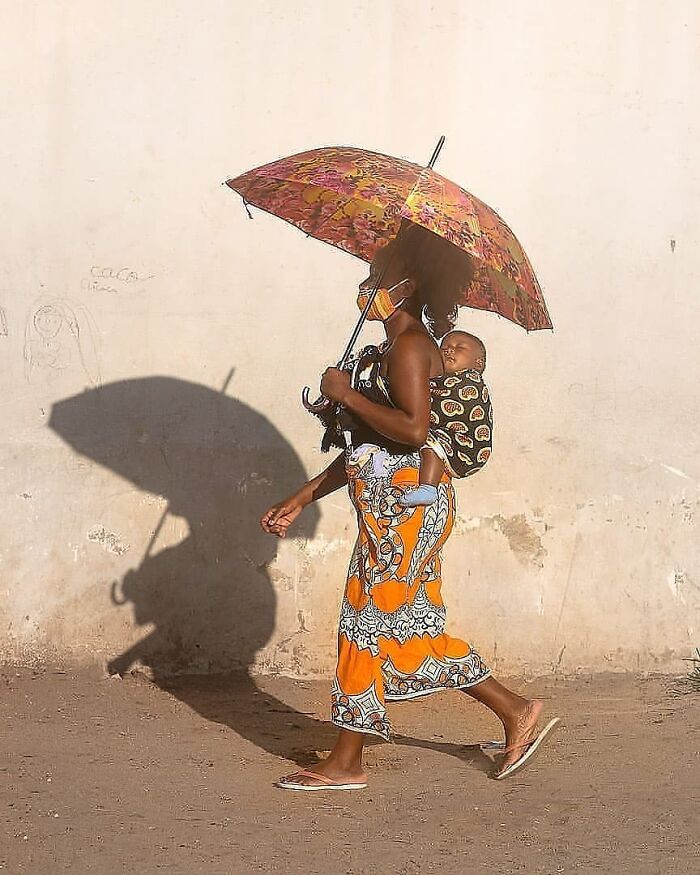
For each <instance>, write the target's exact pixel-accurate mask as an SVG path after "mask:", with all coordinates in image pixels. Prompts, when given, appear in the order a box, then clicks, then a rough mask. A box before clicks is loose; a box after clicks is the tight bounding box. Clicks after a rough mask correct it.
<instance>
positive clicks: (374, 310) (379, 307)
mask: <svg viewBox="0 0 700 875" xmlns="http://www.w3.org/2000/svg"><path fill="white" fill-rule="evenodd" d="M405 282H406V280H405V279H403V280H401V281H400V282H398V283H395V285H393V286H392V287H391V288H390V289H379V290H378V291H377V294H376V295H375V296H374V300H373V301H372V305H371V307H370V308H369V311H368V313H367V319H369V320H370V322H386V320H387V319H388V318H389V316H392V315H393V314H394V313H395V312H396V311H397V310H398V309H399V307H400V306H401V304H403V302H404V301H405V300H406V299H405V298H401V300H400V301H399V302H398V303H397V304H395V303H394V302H393V301H392V300H391V293H392V292H393V291H394V289H396V288H398V286H400V285H401V283H405ZM371 294H372V292H371V291H365V290H364V289H360V293H359V294H358V296H357V306H358V307H359V308H360V312H361V313H364V311H365V307H366V306H367V301H369V299H370V295H371Z"/></svg>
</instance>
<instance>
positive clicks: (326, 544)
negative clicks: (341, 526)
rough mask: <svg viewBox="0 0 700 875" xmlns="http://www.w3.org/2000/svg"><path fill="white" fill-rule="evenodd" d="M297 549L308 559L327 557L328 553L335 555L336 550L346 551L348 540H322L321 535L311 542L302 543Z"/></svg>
mask: <svg viewBox="0 0 700 875" xmlns="http://www.w3.org/2000/svg"><path fill="white" fill-rule="evenodd" d="M299 549H300V551H301V552H302V553H304V554H305V555H306V556H308V557H309V559H315V558H317V557H318V556H321V557H323V556H327V555H328V554H329V553H337V552H338V550H347V549H348V539H347V538H330V539H328V538H324V537H323V535H316V537H315V538H314V539H313V540H306V541H302V543H301V544H300V545H299Z"/></svg>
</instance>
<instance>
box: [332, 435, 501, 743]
mask: <svg viewBox="0 0 700 875" xmlns="http://www.w3.org/2000/svg"><path fill="white" fill-rule="evenodd" d="M419 465H420V457H419V455H418V453H417V452H416V453H409V454H405V455H391V454H389V453H387V452H386V451H384V450H382V449H380V448H379V447H377V446H375V445H372V444H366V445H364V446H363V447H360V448H358V450H355V451H354V452H352V453H351V452H350V451H348V453H347V455H346V470H347V474H348V489H349V492H350V498H351V500H352V502H353V505H354V506H355V509H356V511H357V522H358V527H359V533H358V538H357V542H356V544H355V548H354V550H353V554H352V558H351V560H350V569H349V571H348V579H347V584H346V588H345V595H344V598H343V604H342V608H341V613H340V627H339V634H338V666H337V670H336V677H335V682H334V684H333V690H332V693H331V720H332V721H333V723H335V724H336V725H337V726H339V727H341V728H342V729H350V730H354V731H356V732H368V733H373V734H375V735H380V736H381V737H382V738H388V737H389V721H388V719H387V715H386V709H385V704H384V703H385V701H388V700H402V699H412V698H415V697H417V696H425V695H428V694H429V693H434V692H436V691H437V690H446V689H466V688H467V687H471V686H473V685H474V684H478V683H480V682H481V681H483V680H485V679H486V678H487V677H488V676H489V670H488V669H487V667H486V666H485V665H484V662H483V661H482V659H481V657H480V656H479V654H478V653H477V652H476V651H475V650H472V649H471V648H470V647H469V645H468V644H467V643H466V642H464V641H462V640H460V639H458V638H452V637H450V636H449V635H446V634H445V631H444V629H445V606H444V604H443V601H442V597H441V594H440V588H441V576H440V572H441V552H442V546H443V544H444V543H445V541H446V540H447V538H448V536H449V534H450V532H451V530H452V524H453V521H454V513H455V498H454V489H453V487H452V483H451V480H450V478H449V477H448V476H447V475H443V478H442V480H441V482H440V484H439V485H438V497H437V500H436V501H435V502H434V503H433V504H431V505H429V506H427V507H403V506H402V505H401V504H399V502H398V499H399V497H400V496H401V495H402V494H403V492H405V491H406V490H408V489H411V488H414V487H415V486H416V485H417V484H418V469H419Z"/></svg>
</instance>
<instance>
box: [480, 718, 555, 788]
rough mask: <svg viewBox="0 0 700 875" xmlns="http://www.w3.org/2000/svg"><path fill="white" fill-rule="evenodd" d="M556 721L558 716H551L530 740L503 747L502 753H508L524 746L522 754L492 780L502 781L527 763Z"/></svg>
mask: <svg viewBox="0 0 700 875" xmlns="http://www.w3.org/2000/svg"><path fill="white" fill-rule="evenodd" d="M558 723H560V719H559V717H552V719H551V720H550V721H549V723H548V724H547V725H546V726H545V727H544V729H543V730H542V731H541V732H540V733H539V735H538V736H537V737H536V738H534V739H533V740H532V741H525V742H521V743H520V744H512V745H511V746H510V747H506V748H504V749H503V754H504V755H505V754H507V753H510V751H512V750H517V749H518V748H524V750H523V754H522V756H520V757H519V758H518V759H517V760H516V761H515V762H514V763H511V764H510V765H509V766H508V768H507V769H504V770H503V771H502V772H497V773H496V774H495V775H494V776H493V777H494V780H496V781H502V780H503V779H504V778H509V777H510V776H511V775H512V774H514V773H515V772H518V771H519V770H520V769H522V767H523V766H525V765H527V763H528V762H529V761H530V759H532V757H533V756H534V755H535V753H536V751H537V749H538V748H539V747H540V745H541V744H542V742H543V741H544V740H545V738H546V737H547V736H548V735H549V733H550V732H551V731H552V730H553V729H554V727H555V726H556V725H557V724H558Z"/></svg>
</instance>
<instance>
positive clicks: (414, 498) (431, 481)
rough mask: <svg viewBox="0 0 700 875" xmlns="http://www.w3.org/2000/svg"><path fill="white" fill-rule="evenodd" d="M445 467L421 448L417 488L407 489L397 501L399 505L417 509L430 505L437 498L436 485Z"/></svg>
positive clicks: (435, 455)
mask: <svg viewBox="0 0 700 875" xmlns="http://www.w3.org/2000/svg"><path fill="white" fill-rule="evenodd" d="M444 470H445V466H444V465H443V463H442V460H441V459H440V457H439V456H438V455H437V453H434V452H433V451H432V450H430V449H428V447H421V451H420V473H419V475H418V482H419V484H420V485H419V486H418V487H417V488H416V489H409V490H408V492H404V494H403V495H402V496H401V498H400V499H399V504H402V505H403V506H404V507H419V506H422V505H428V504H432V503H433V502H434V501H435V499H436V498H437V485H438V483H439V482H440V478H441V477H442V475H443V472H444Z"/></svg>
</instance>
